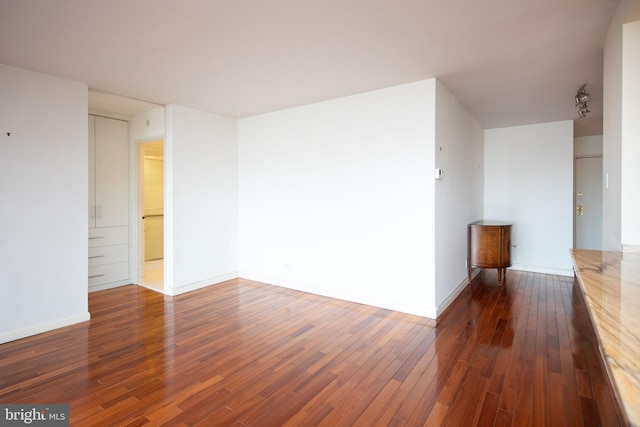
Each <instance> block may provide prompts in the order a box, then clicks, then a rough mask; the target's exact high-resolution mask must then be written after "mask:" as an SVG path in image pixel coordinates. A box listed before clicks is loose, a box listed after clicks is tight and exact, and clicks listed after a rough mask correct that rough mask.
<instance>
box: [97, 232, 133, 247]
mask: <svg viewBox="0 0 640 427" xmlns="http://www.w3.org/2000/svg"><path fill="white" fill-rule="evenodd" d="M128 241H129V228H128V227H107V228H90V229H89V247H90V248H95V247H98V246H108V245H120V244H123V243H128Z"/></svg>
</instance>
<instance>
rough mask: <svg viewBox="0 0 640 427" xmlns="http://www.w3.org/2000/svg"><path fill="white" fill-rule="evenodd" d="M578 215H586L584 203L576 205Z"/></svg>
mask: <svg viewBox="0 0 640 427" xmlns="http://www.w3.org/2000/svg"><path fill="white" fill-rule="evenodd" d="M576 215H584V207H583V206H582V205H578V206H576Z"/></svg>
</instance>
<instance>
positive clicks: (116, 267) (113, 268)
mask: <svg viewBox="0 0 640 427" xmlns="http://www.w3.org/2000/svg"><path fill="white" fill-rule="evenodd" d="M128 278H129V263H128V262H118V263H115V264H107V265H96V266H94V267H89V286H95V285H101V284H103V283H109V282H116V281H118V280H125V279H128Z"/></svg>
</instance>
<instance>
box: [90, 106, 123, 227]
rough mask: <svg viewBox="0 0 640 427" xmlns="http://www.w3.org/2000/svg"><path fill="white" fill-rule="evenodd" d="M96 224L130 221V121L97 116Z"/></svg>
mask: <svg viewBox="0 0 640 427" xmlns="http://www.w3.org/2000/svg"><path fill="white" fill-rule="evenodd" d="M94 135H95V205H96V212H95V216H96V219H95V224H96V227H114V226H119V225H127V224H128V222H129V203H128V200H129V124H128V122H125V121H122V120H115V119H108V118H105V117H95V134H94Z"/></svg>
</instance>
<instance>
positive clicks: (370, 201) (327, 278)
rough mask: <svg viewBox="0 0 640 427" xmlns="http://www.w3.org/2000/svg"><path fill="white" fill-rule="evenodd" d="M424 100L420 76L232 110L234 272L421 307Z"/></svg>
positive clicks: (425, 297) (424, 303) (427, 224)
mask: <svg viewBox="0 0 640 427" xmlns="http://www.w3.org/2000/svg"><path fill="white" fill-rule="evenodd" d="M434 108H435V80H427V81H421V82H417V83H412V84H407V85H402V86H397V87H392V88H388V89H383V90H378V91H373V92H369V93H365V94H360V95H355V96H350V97H345V98H340V99H335V100H331V101H326V102H322V103H317V104H312V105H308V106H304V107H299V108H293V109H289V110H284V111H279V112H275V113H270V114H265V115H260V116H255V117H250V118H246V119H241V120H239V125H238V126H239V127H238V129H239V158H240V261H241V264H240V272H241V276H242V277H247V278H250V279H255V280H260V281H263V282H267V283H272V284H275V285H281V286H287V287H291V288H295V289H301V290H304V291H308V292H314V293H317V294H322V295H328V296H332V297H336V298H341V299H345V300H351V301H356V302H361V303H365V304H370V305H375V306H379V307H386V308H390V309H395V310H399V311H404V312H409V313H415V314H419V315H430V314H431V315H432V313H433V310H434V307H435V292H434V274H435V273H434V271H435V264H434V246H435V236H434V231H433V230H434V227H435V217H434V215H435V209H434V197H435V194H434V178H433V170H434V135H435V134H434V117H435V109H434Z"/></svg>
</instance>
